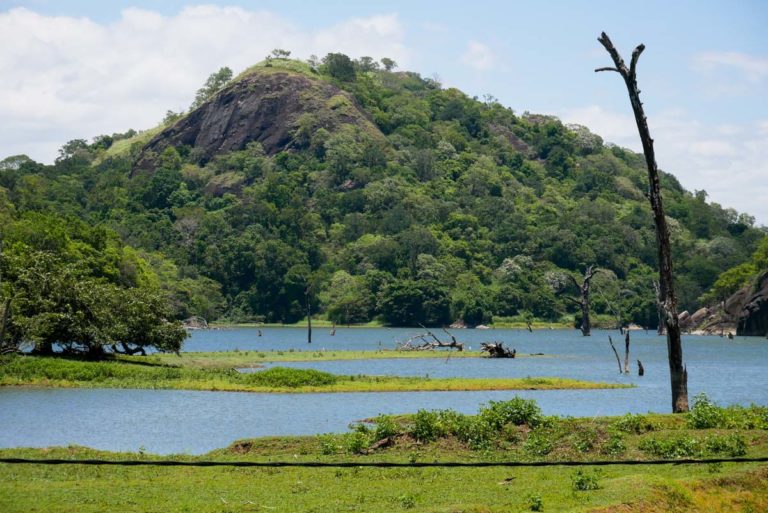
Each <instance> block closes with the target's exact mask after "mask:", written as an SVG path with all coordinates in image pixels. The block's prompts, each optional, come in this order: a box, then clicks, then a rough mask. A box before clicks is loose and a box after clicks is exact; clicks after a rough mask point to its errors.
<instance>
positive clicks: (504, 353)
mask: <svg viewBox="0 0 768 513" xmlns="http://www.w3.org/2000/svg"><path fill="white" fill-rule="evenodd" d="M480 350H481V351H483V352H486V353H488V358H514V357H515V356H516V355H517V350H516V349H514V348H513V349H511V350H510V349H509V348H507V347H504V342H483V343H482V344H480Z"/></svg>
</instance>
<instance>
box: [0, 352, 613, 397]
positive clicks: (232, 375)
mask: <svg viewBox="0 0 768 513" xmlns="http://www.w3.org/2000/svg"><path fill="white" fill-rule="evenodd" d="M158 360H159V359H157V358H156V357H152V358H148V359H146V360H144V361H143V362H140V361H139V359H138V358H133V359H130V360H128V359H125V358H123V359H118V360H108V361H83V360H74V359H65V358H56V357H34V356H11V357H5V358H3V359H2V360H0V386H41V387H64V388H72V387H83V388H151V389H176V390H211V391H214V390H215V391H228V392H291V393H308V392H411V391H465V390H555V389H593V388H620V387H622V386H623V385H615V384H604V383H593V382H586V381H577V380H570V379H563V378H546V377H544V378H523V379H501V378H499V379H464V378H428V377H424V378H421V377H396V376H364V375H358V376H343V375H334V374H329V373H327V372H320V371H316V370H311V369H289V368H280V367H276V368H272V369H269V370H267V371H263V372H255V373H247V374H244V373H240V372H237V371H236V370H234V369H231V368H229V369H223V368H203V367H196V366H193V365H189V366H183V367H182V366H172V365H165V364H161V363H159V361H158Z"/></svg>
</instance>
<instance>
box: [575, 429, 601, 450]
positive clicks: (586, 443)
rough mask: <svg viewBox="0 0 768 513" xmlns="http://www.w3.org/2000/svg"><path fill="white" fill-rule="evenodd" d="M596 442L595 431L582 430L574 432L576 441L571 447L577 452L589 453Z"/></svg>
mask: <svg viewBox="0 0 768 513" xmlns="http://www.w3.org/2000/svg"><path fill="white" fill-rule="evenodd" d="M596 441H597V431H595V430H594V429H591V428H588V429H582V430H579V431H577V432H576V440H575V441H574V443H573V447H574V448H575V449H576V450H577V451H579V452H582V453H583V452H589V451H590V450H591V449H592V448H593V447H594V446H595V442H596Z"/></svg>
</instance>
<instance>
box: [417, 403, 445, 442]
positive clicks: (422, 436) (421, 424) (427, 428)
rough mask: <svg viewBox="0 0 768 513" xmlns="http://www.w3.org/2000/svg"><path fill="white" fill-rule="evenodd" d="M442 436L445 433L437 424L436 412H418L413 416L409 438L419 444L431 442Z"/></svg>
mask: <svg viewBox="0 0 768 513" xmlns="http://www.w3.org/2000/svg"><path fill="white" fill-rule="evenodd" d="M444 435H445V431H444V430H443V429H442V426H441V424H440V422H439V415H438V412H436V411H429V410H419V411H417V412H416V415H414V416H413V426H412V427H411V436H413V438H415V439H416V440H418V441H419V442H432V441H434V440H437V439H438V438H439V437H441V436H444Z"/></svg>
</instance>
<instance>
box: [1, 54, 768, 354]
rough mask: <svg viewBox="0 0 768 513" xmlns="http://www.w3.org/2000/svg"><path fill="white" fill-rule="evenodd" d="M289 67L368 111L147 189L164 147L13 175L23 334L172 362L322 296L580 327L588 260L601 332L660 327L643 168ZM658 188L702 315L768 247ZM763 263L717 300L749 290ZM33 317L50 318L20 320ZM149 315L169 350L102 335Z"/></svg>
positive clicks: (126, 143)
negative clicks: (149, 352) (155, 353)
mask: <svg viewBox="0 0 768 513" xmlns="http://www.w3.org/2000/svg"><path fill="white" fill-rule="evenodd" d="M286 57H287V55H283V54H281V55H280V57H279V58H275V59H273V60H272V62H271V63H270V66H269V67H265V68H255V70H254V71H252V72H254V73H275V72H276V71H280V72H282V73H286V74H289V75H300V76H302V77H306V78H307V79H308V80H309V82H310V83H314V81H320V82H322V81H325V82H328V83H331V84H333V85H334V87H337V88H341V89H342V90H344V91H345V92H346V93H345V94H348V95H350V96H349V97H350V98H352V100H348V99H347V97H346V96H343V95H340V94H339V95H336V96H334V97H333V98H332V99H331V100H329V101H327V102H324V103H322V104H320V106H319V107H315V108H314V110H312V111H307V112H306V113H303V115H302V116H301V117H299V118H298V119H297V120H295V125H294V127H293V128H292V131H291V133H290V137H292V138H293V139H292V141H293V143H292V146H291V147H290V148H289V149H287V150H285V151H279V152H276V153H272V154H267V153H266V152H265V151H264V150H263V149H262V147H261V146H260V144H259V143H258V142H249V143H248V144H247V145H246V146H245V147H242V148H235V149H233V150H232V151H227V152H224V153H222V154H220V155H217V156H216V157H215V158H212V159H210V160H208V161H205V162H201V161H200V159H199V158H197V156H196V148H194V146H190V145H178V146H177V147H170V146H169V147H168V148H166V149H165V150H164V151H163V152H162V154H161V155H158V156H157V159H156V160H155V162H156V164H155V165H154V167H153V168H152V169H149V170H147V171H146V172H142V173H135V174H134V173H131V170H132V169H133V168H134V166H135V164H136V159H137V156H138V155H139V153H140V151H141V149H142V147H143V146H144V145H145V144H146V143H147V142H148V141H149V137H150V135H148V134H145V133H137V132H135V131H131V132H127V133H125V134H112V135H110V136H98V137H97V138H95V139H94V140H93V142H87V141H82V140H75V141H73V142H71V143H68V144H66V145H65V146H64V147H63V148H62V151H61V156H60V158H59V159H57V161H56V162H55V164H53V165H50V166H49V165H43V164H39V163H37V162H34V161H33V160H31V159H29V158H27V157H25V156H13V157H8V158H7V159H5V160H2V161H0V226H2V227H3V229H2V233H0V239H2V240H3V242H4V248H5V249H4V256H3V262H5V263H4V264H3V265H4V266H5V267H4V268H3V269H4V271H3V273H4V278H3V285H2V287H3V291H4V292H3V294H5V295H6V296H7V295H8V294H21V293H22V292H23V295H24V297H27V296H28V297H30V298H31V299H29V303H28V304H27V303H25V302H24V301H26V300H22V299H21V297H22V296H19V298H20V299H19V300H18V302H17V303H14V306H13V309H14V317H13V319H14V321H13V323H14V324H13V327H12V330H11V333H12V336H13V337H15V339H16V340H21V339H27V340H33V339H34V340H36V341H41V342H39V343H42V341H58V342H60V341H62V337H63V335H61V334H60V332H57V330H63V329H64V328H62V327H61V326H62V323H61V322H60V321H61V319H62V317H56V316H46V315H47V314H46V315H44V313H45V312H50V310H46V309H45V308H47V307H45V305H47V304H56V305H59V306H61V305H69V306H67V307H66V308H69V310H71V311H73V312H74V311H78V312H86V311H87V312H89V313H88V315H86V316H84V317H82V319H80V318H78V323H80V326H81V328H77V329H78V330H80V331H78V332H77V333H76V334H73V333H70V332H67V334H66V337H67V338H68V339H71V340H72V341H73V343H74V341H75V340H76V339H75V338H74V337H75V335H77V344H78V345H77V349H86V346H88V347H90V346H91V345H92V346H94V347H99V346H100V347H110V346H111V345H113V344H114V345H115V346H116V347H117V348H118V349H122V346H121V343H122V342H127V343H130V344H133V345H129V346H128V349H135V348H136V347H138V346H140V345H153V346H155V347H158V348H162V349H168V350H173V349H174V348H175V347H176V342H174V340H177V338H178V337H177V332H176V331H174V329H175V328H174V329H171V327H170V326H175V325H174V324H168V325H167V324H166V322H169V321H171V320H173V319H180V318H185V317H188V316H191V315H202V316H203V317H206V318H208V319H210V320H215V319H221V320H228V321H265V322H294V321H297V320H300V319H301V318H303V317H304V316H305V315H306V305H305V300H307V299H308V300H309V301H310V306H311V310H312V311H313V312H317V314H318V315H321V316H325V317H327V318H329V319H331V320H333V321H335V322H337V323H340V324H343V323H356V322H367V321H371V320H375V319H379V320H381V321H383V322H385V323H387V324H392V325H415V324H425V325H426V324H446V323H450V322H452V321H454V320H458V319H463V320H464V321H465V322H466V323H468V324H470V325H474V324H480V323H487V322H491V321H492V320H493V319H499V318H510V319H517V320H520V319H526V320H530V319H531V318H533V317H535V318H538V319H541V320H549V321H561V322H570V323H575V322H576V320H577V318H578V317H579V315H580V313H579V312H578V309H577V308H576V307H575V306H573V305H571V304H570V303H569V302H568V301H566V300H565V299H564V297H563V294H562V290H563V287H565V286H566V284H567V280H566V279H565V277H566V275H567V274H574V273H578V272H580V271H581V270H583V269H584V268H586V267H587V266H589V265H597V266H599V267H600V268H601V269H603V270H604V271H605V273H604V274H605V277H601V278H600V279H599V280H598V279H596V281H595V284H594V291H593V295H592V298H593V303H592V308H593V312H595V313H596V315H597V317H596V318H597V319H598V321H597V322H599V319H600V316H603V317H606V318H609V319H610V320H611V322H614V319H616V317H617V316H618V317H620V318H621V319H622V321H624V322H636V323H638V324H641V325H646V326H651V327H654V326H655V325H656V322H657V321H658V318H657V316H656V309H655V299H654V297H655V296H654V289H653V282H654V274H655V271H654V269H655V268H656V265H657V264H656V258H657V257H656V250H655V235H654V231H653V223H652V218H651V214H650V209H649V207H648V205H647V201H646V200H645V198H644V195H643V194H644V192H643V191H645V190H646V189H647V186H648V185H647V179H646V178H645V170H644V164H643V160H642V155H638V154H636V153H634V152H632V151H630V150H627V149H624V148H620V147H617V146H613V145H610V144H606V143H605V142H604V141H602V139H600V138H599V137H598V136H596V135H594V134H591V133H590V132H589V130H588V129H587V128H585V127H581V126H566V125H564V124H563V123H561V122H560V121H559V120H558V119H557V118H554V117H552V116H546V115H539V114H531V113H527V112H525V113H522V114H519V113H515V112H513V111H512V110H511V109H509V108H506V107H504V106H502V105H501V104H499V103H498V102H495V101H480V100H478V99H476V98H471V97H469V96H467V95H465V94H464V93H462V92H461V91H458V90H456V89H450V88H448V89H446V88H443V87H441V86H440V84H439V83H438V82H436V81H435V80H432V79H425V78H422V77H421V76H420V75H418V74H417V73H413V72H407V71H398V72H394V71H393V69H394V66H395V63H394V62H393V61H392V62H390V61H391V60H389V59H382V60H381V63H382V65H383V66H382V67H377V66H376V65H375V64H376V63H375V61H374V60H373V59H372V58H365V57H361V58H360V59H357V60H353V59H350V58H349V57H348V56H346V55H343V54H329V55H328V56H326V58H324V59H323V62H322V64H319V65H317V62H315V65H312V64H307V63H303V62H299V61H293V60H289V59H287V58H286ZM223 70H224V71H223ZM230 78H231V71H228V70H226V68H222V70H219V72H217V73H215V74H214V75H212V76H211V78H210V79H209V81H210V84H208V83H206V87H204V88H203V89H201V91H203V90H205V92H204V93H201V97H200V98H201V102H204V101H205V100H204V99H203V97H205V98H209V97H210V94H213V93H212V92H215V91H217V90H219V88H220V87H221V86H222V84H224V83H226V82H227V81H229V80H230ZM225 87H226V86H225ZM209 93H210V94H209ZM275 94H277V93H275ZM306 94H309V93H306ZM339 109H342V110H343V109H359V110H360V111H361V112H362V113H363V114H364V116H365V118H366V119H369V120H372V122H373V123H374V124H375V126H374V127H373V130H375V133H373V132H366V131H362V130H354V129H350V127H349V125H347V126H342V127H340V128H339V127H336V128H334V127H330V126H329V127H328V128H326V127H324V126H323V120H325V119H329V116H328V112H330V111H331V110H334V111H338V110H339ZM318 127H319V128H318ZM661 181H662V183H661V185H662V188H663V194H664V200H665V206H666V209H667V215H668V218H669V225H670V231H671V237H672V243H673V251H674V255H673V256H674V259H675V262H676V272H677V282H678V283H677V288H678V295H679V301H680V306H681V310H683V309H688V310H694V309H696V308H698V307H699V305H700V301H699V298H700V297H702V295H703V294H705V293H707V291H709V290H710V289H711V288H712V287H713V285H715V283H716V282H718V280H719V279H720V275H721V273H722V272H723V271H725V270H727V269H730V268H733V267H737V266H741V265H745V266H746V265H752V264H749V262H751V260H750V259H751V255H752V254H753V253H755V251H756V250H757V248H758V245H759V244H760V243H761V241H763V240H765V237H766V233H765V230H764V229H761V228H758V227H755V226H754V220H753V219H751V218H750V217H749V216H746V215H743V214H739V213H738V212H736V211H734V210H731V209H726V208H723V207H721V206H720V205H717V204H715V203H710V202H708V201H707V198H706V194H705V193H702V192H696V193H692V192H689V191H687V190H685V189H684V188H683V187H682V186H681V185H680V183H679V182H678V181H677V180H676V179H675V178H674V176H673V175H671V174H667V173H662V176H661ZM56 219H63V221H60V222H56ZM745 269H746V268H745ZM752 269H753V267H749V269H746V270H744V269H743V270H744V273H742V272H741V271H733V272H734V273H736V274H737V276H736V277H734V278H733V279H731V278H728V279H727V280H726V278H723V280H725V281H724V282H723V283H721V285H718V286H717V287H720V289H723V288H724V289H723V290H725V289H728V290H731V289H732V286H731V285H730V283H731V282H739V281H740V280H741V276H742V275H746V274H748V273H749V272H751V270H752ZM37 272H40V273H43V274H45V275H46V276H49V277H50V280H52V281H50V283H52V284H53V283H58V284H64V285H62V287H63V288H66V289H67V290H66V291H63V290H62V291H58V292H56V294H59V295H53V296H51V295H50V294H52V290H53V289H51V290H48V289H46V290H42V289H41V287H42V285H41V284H33V283H31V282H27V281H24V276H28V275H30V273H37ZM25 273H26V274H25ZM5 275H7V276H8V277H5ZM11 276H13V278H12V279H11V278H10V277H11ZM67 280H69V281H67ZM728 280H730V281H728ZM726 282H727V283H726ZM77 283H84V284H85V285H82V286H75V285H72V286H69V285H66V284H77ZM308 284H312V286H311V287H310V293H309V296H308V297H305V291H306V290H307V286H308ZM57 288H59V287H58V286H57ZM720 289H718V290H720ZM46 294H47V295H46ZM717 294H719V292H718V293H717ZM104 305H114V308H115V309H116V310H115V311H113V308H111V307H110V308H108V309H107V308H104ZM142 305H154V306H152V307H151V308H150V309H149V310H141V308H142V307H143V306H142ZM163 305H167V309H166V308H164V307H163ZM130 308H136V310H135V311H133V313H132V314H130V311H129V309H130ZM24 309H26V310H24ZM88 309H90V310H88ZM69 310H67V311H69ZM107 310H109V311H107ZM22 311H24V312H27V313H26V314H25V316H27V317H28V318H29V319H35V321H34V322H32V321H25V322H26V323H27V324H23V323H22V321H21V318H22V316H21V315H16V312H22ZM57 311H58V310H57ZM617 312H618V314H617ZM129 314H130V315H129ZM151 315H155V317H153V318H151V319H150V322H152V323H153V325H154V326H157V327H159V328H158V329H160V331H158V332H156V333H154V334H144V335H141V336H140V335H139V334H137V333H136V332H135V331H132V330H135V329H136V326H133V327H131V326H122V325H118V324H119V323H116V324H115V325H114V326H112V328H110V330H107V329H106V326H107V325H111V324H113V322H112V321H110V322H107V320H106V319H108V316H111V318H112V319H113V320H114V319H118V320H119V319H124V320H125V321H126V322H127V319H128V318H129V317H130V318H149V317H144V316H151ZM22 324H23V325H22ZM161 328H162V329H161ZM67 329H74V328H71V327H70V328H67ZM164 330H166V331H164ZM128 339H131V340H128ZM81 341H82V342H81ZM150 341H151V343H150ZM179 342H180V340H179Z"/></svg>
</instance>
